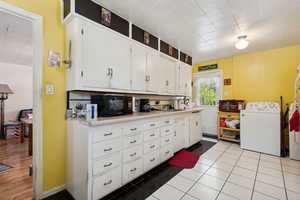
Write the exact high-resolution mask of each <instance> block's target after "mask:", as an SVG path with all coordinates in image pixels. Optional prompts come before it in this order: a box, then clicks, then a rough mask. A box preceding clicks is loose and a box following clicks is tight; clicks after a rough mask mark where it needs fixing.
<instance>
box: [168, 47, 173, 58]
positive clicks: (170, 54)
mask: <svg viewBox="0 0 300 200" xmlns="http://www.w3.org/2000/svg"><path fill="white" fill-rule="evenodd" d="M168 53H169V56H173V47H171V46H170V45H169V49H168Z"/></svg>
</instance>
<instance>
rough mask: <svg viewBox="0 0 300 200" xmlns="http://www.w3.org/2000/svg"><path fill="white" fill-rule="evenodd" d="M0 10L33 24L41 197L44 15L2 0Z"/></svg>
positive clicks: (36, 186)
mask: <svg viewBox="0 0 300 200" xmlns="http://www.w3.org/2000/svg"><path fill="white" fill-rule="evenodd" d="M0 12H5V13H8V14H11V15H15V16H17V17H21V18H23V19H26V20H29V21H31V22H32V24H33V45H34V48H33V49H34V55H33V56H34V58H33V111H34V115H33V133H34V137H33V157H32V165H33V172H34V173H33V191H34V192H33V197H34V198H35V199H39V198H40V197H41V195H42V193H43V117H42V116H43V114H42V111H43V109H42V108H43V107H42V103H43V102H42V80H43V52H44V45H43V41H44V37H43V17H42V16H39V15H36V14H34V13H31V12H28V11H26V10H24V9H21V8H18V7H16V6H13V5H10V4H8V3H4V2H3V1H0Z"/></svg>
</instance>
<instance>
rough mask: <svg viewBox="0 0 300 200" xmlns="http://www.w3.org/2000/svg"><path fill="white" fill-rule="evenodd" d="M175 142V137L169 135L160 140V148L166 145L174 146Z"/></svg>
mask: <svg viewBox="0 0 300 200" xmlns="http://www.w3.org/2000/svg"><path fill="white" fill-rule="evenodd" d="M173 141H174V135H167V136H165V137H163V138H161V139H160V146H161V147H164V146H166V145H169V144H173Z"/></svg>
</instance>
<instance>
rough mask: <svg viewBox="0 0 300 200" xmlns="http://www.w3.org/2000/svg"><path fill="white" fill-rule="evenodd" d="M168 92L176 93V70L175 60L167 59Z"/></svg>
mask: <svg viewBox="0 0 300 200" xmlns="http://www.w3.org/2000/svg"><path fill="white" fill-rule="evenodd" d="M168 63H169V64H168V76H167V80H168V93H169V94H175V93H176V71H177V62H176V61H171V60H168Z"/></svg>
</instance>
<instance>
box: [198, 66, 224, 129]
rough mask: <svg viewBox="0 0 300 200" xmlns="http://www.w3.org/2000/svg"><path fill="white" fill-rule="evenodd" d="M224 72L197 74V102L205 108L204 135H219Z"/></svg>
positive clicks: (202, 119) (203, 118)
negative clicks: (219, 108) (219, 107)
mask: <svg viewBox="0 0 300 200" xmlns="http://www.w3.org/2000/svg"><path fill="white" fill-rule="evenodd" d="M222 79H223V78H222V71H213V72H199V73H197V74H195V89H196V93H195V95H196V99H195V102H196V104H197V105H198V106H200V107H202V108H203V111H202V112H201V114H202V118H201V121H202V128H203V133H205V134H208V135H217V114H218V108H217V105H218V102H219V100H220V99H221V98H222Z"/></svg>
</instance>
